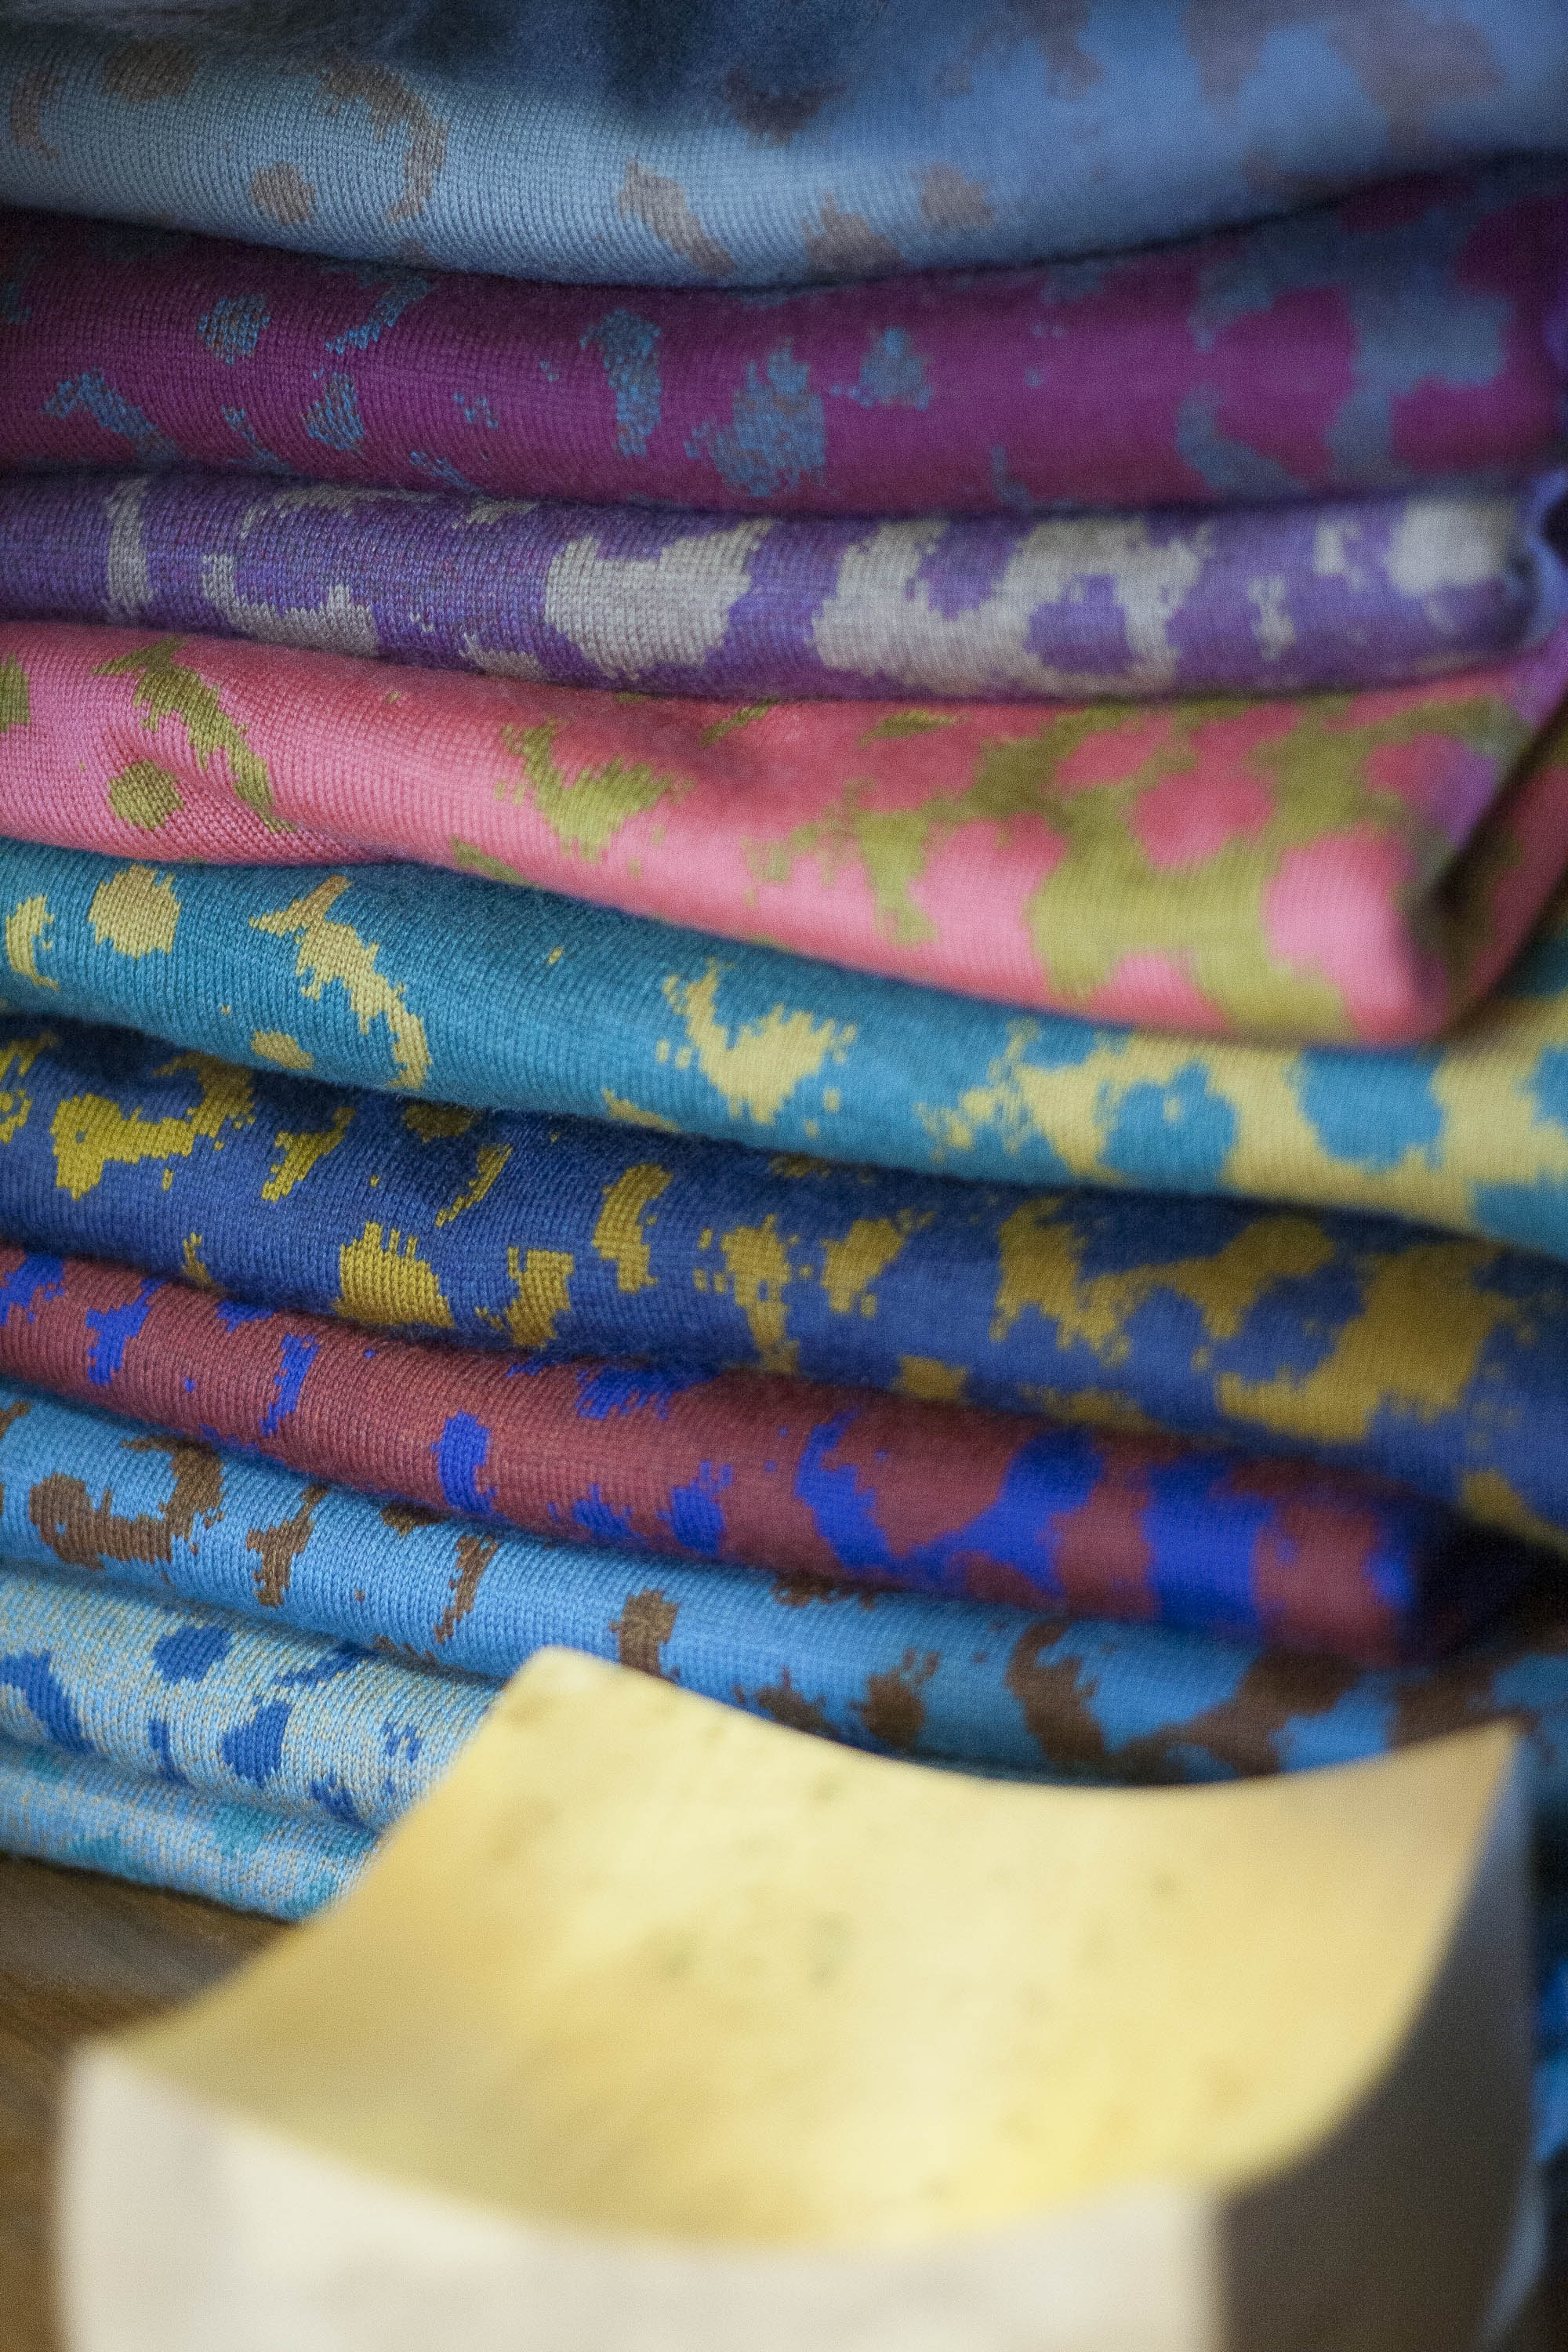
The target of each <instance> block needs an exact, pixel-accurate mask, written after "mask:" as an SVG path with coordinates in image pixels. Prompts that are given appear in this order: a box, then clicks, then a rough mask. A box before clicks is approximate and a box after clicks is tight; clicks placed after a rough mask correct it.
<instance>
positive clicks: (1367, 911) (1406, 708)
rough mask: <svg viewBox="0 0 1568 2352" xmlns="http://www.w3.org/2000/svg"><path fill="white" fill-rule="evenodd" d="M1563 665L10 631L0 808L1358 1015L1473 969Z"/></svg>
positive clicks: (1537, 797)
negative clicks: (673, 656)
mask: <svg viewBox="0 0 1568 2352" xmlns="http://www.w3.org/2000/svg"><path fill="white" fill-rule="evenodd" d="M1565 686H1568V625H1564V626H1563V627H1561V628H1559V629H1558V630H1557V631H1556V633H1555V634H1554V635H1553V636H1552V638H1551V639H1550V640H1549V641H1548V643H1547V644H1546V645H1545V646H1542V647H1540V648H1539V649H1537V650H1536V651H1534V652H1531V653H1528V654H1521V655H1520V656H1517V657H1516V658H1515V659H1514V660H1513V661H1511V662H1509V663H1506V664H1502V665H1498V666H1494V667H1490V668H1488V669H1483V670H1472V671H1467V672H1464V673H1462V674H1461V675H1460V676H1458V677H1450V678H1446V679H1442V680H1434V681H1432V682H1430V683H1427V684H1425V685H1420V686H1406V687H1402V688H1384V689H1379V690H1376V691H1369V692H1366V693H1363V694H1360V695H1351V696H1337V697H1336V696H1319V697H1314V698H1305V699H1293V698H1289V697H1283V696H1281V697H1275V698H1268V699H1266V700H1261V701H1256V702H1214V701H1208V702H1190V703H1177V704H1173V705H1170V706H1165V707H1156V708H1150V707H1147V706H1140V705H1131V706H1129V705H1127V704H1125V703H1111V702H1102V703H1090V704H1084V705H1070V704H1069V705H1058V706H1055V707H1053V708H1052V709H1049V710H1048V711H1042V710H1041V709H1039V708H1038V707H1037V706H1035V705H1031V704H1027V703H1017V702H1013V703H978V704H977V703H967V704H950V705H947V706H945V707H944V708H942V709H929V708H927V707H925V706H921V705H917V706H913V707H911V706H909V705H904V704H870V705H868V704H855V703H831V702H795V703H782V704H773V705H771V706H769V705H757V704H745V705H742V706H741V707H740V708H739V709H737V708H736V706H735V705H734V704H732V703H730V704H719V703H712V702H697V701H689V700H686V699H679V700H674V699H671V700H660V699H657V698H654V699H649V698H641V697H635V698H625V697H621V696H618V695H614V694H609V693H605V692H590V691H584V690H583V689H579V688H568V687H551V686H534V685H530V684H526V683H523V682H521V681H516V680H511V679H500V678H483V677H454V676H451V675H448V674H447V673H444V672H440V671H434V670H423V669H410V668H400V669H395V670H394V669H391V668H389V667H386V666H385V665H384V664H382V663H379V662H373V661H360V660H354V659H352V658H349V657H347V656H340V655H335V654H323V653H299V652H292V651H287V650H281V649H276V648H273V647H271V646H253V645H247V644H243V643H238V642H235V641H231V640H224V639H219V638H212V637H200V638H191V639H181V638H179V637H170V636H157V635H151V634H149V633H147V632H145V631H142V630H126V629H94V628H84V627H79V626H76V625H72V624H69V623H64V622H40V623H11V624H6V625H0V730H3V731H0V817H3V820H4V823H5V830H6V831H7V832H8V833H11V834H14V835H17V834H19V835H32V836H34V837H37V836H38V835H42V836H43V837H45V838H46V839H47V840H50V841H52V842H54V843H56V844H57V845H61V846H84V847H86V846H92V847H101V848H107V849H121V850H136V851H140V852H142V853H143V854H144V853H146V852H147V851H152V852H153V853H154V854H156V855H159V856H164V857H190V858H200V859H202V860H204V861H207V860H213V859H220V860H223V859H226V860H248V859H259V860H264V861H266V862H268V863H279V864H295V863H309V862H313V861H315V860H319V859H321V858H322V857H339V856H343V855H345V854H346V855H348V856H351V857H353V858H355V859H363V860H370V859H374V858H375V857H385V856H407V857H413V858H419V859H423V860H427V861H429V862H431V863H434V864H444V865H454V866H466V867H468V868H470V869H473V870H478V871H481V872H488V873H489V874H491V875H492V876H494V877H497V878H500V879H505V880H511V881H520V882H541V883H544V884H546V885H549V886H556V887H564V888H565V889H567V890H569V891H570V892H572V893H573V895H574V896H579V897H586V898H596V899H599V900H601V901H605V900H608V901H612V902H616V903H619V904H621V905H623V906H625V907H626V908H628V909H629V910H630V911H633V912H638V913H652V914H657V915H658V916H660V917H662V918H664V919H672V920H675V921H680V922H686V921H692V922H698V923H701V924H703V925H704V926H705V927H707V928H709V929H712V930H715V931H718V932H721V933H728V934H731V935H733V934H737V933H738V934H741V935H742V936H744V935H752V936H755V935H756V934H757V933H759V932H760V933H762V934H763V935H764V936H766V937H768V938H769V939H771V940H774V941H776V942H778V943H779V944H782V945H784V946H788V947H791V948H795V949H802V950H806V951H808V952H814V953H828V954H831V955H832V956H833V958H834V960H835V961H839V962H843V963H847V964H849V965H852V966H860V967H862V968H869V969H872V970H879V971H890V972H897V973H900V974H901V975H903V976H906V977H909V978H914V979H920V980H923V981H931V982H941V983H942V984H943V985H947V986H952V987H956V988H960V989H962V990H963V991H964V992H966V993H968V994H973V995H977V996H983V997H987V998H993V999H998V1000H1001V1001H1003V1002H1007V1003H1020V1004H1025V1005H1036V1006H1039V1005H1052V1006H1055V1007H1058V1008H1059V1009H1061V1010H1064V1011H1069V1012H1074V1013H1088V1014H1090V1015H1093V1016H1095V1017H1097V1018H1101V1019H1107V1020H1138V1021H1142V1022H1145V1023H1147V1024H1150V1025H1152V1026H1154V1027H1159V1028H1167V1027H1168V1028H1181V1029H1184V1030H1188V1031H1198V1032H1204V1031H1208V1032H1221V1033H1223V1032H1232V1033H1238V1034H1252V1035H1279V1036H1286V1037H1289V1038H1292V1039H1295V1040H1300V1039H1304V1038H1314V1037H1319V1038H1328V1039H1354V1040H1359V1041H1361V1042H1363V1043H1368V1044H1375V1043H1386V1042H1393V1041H1395V1040H1398V1039H1402V1038H1405V1037H1410V1036H1418V1035H1423V1034H1430V1033H1431V1032H1433V1031H1434V1030H1436V1029H1438V1028H1440V1027H1442V1026H1443V1025H1444V1024H1446V1023H1447V1021H1449V1020H1450V1019H1452V1018H1453V1017H1454V1015H1455V1014H1456V1013H1458V1010H1459V1009H1460V1008H1461V1007H1462V1006H1463V1004H1464V1003H1466V1002H1467V1001H1468V999H1470V998H1471V997H1473V996H1475V995H1477V994H1478V993H1479V992H1482V991H1483V990H1484V989H1485V988H1487V987H1488V986H1489V985H1490V983H1491V982H1493V981H1494V980H1495V979H1496V978H1497V976H1498V974H1499V972H1500V970H1501V969H1502V967H1503V965H1504V964H1505V963H1506V962H1507V961H1508V960H1509V957H1510V954H1511V953H1512V951H1513V950H1514V949H1515V947H1516V946H1517V945H1518V943H1519V941H1520V940H1521V937H1522V935H1523V933H1524V931H1525V929H1527V928H1528V926H1529V925H1530V924H1531V922H1532V921H1533V920H1534V919H1535V918H1536V916H1537V915H1538V914H1539V913H1540V911H1541V908H1542V904H1543V902H1544V901H1545V900H1546V898H1548V897H1549V896H1550V894H1551V890H1552V885H1553V884H1554V883H1555V881H1556V879H1557V877H1559V876H1560V874H1561V873H1562V871H1563V864H1564V859H1565V857H1568V793H1565V792H1564V791H1563V788H1562V780H1561V765H1562V755H1561V751H1560V749H1559V746H1558V743H1557V741H1556V740H1554V739H1552V737H1551V736H1550V735H1548V736H1547V737H1545V738H1542V737H1541V736H1540V735H1539V734H1538V730H1540V729H1541V727H1542V722H1543V721H1544V720H1546V719H1548V718H1549V717H1550V716H1551V714H1552V710H1553V709H1554V707H1555V706H1556V704H1557V703H1558V702H1559V700H1560V699H1561V698H1562V696H1563V689H1564V687H1565ZM1499 803H1500V805H1499ZM1461 853H1467V854H1461Z"/></svg>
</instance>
